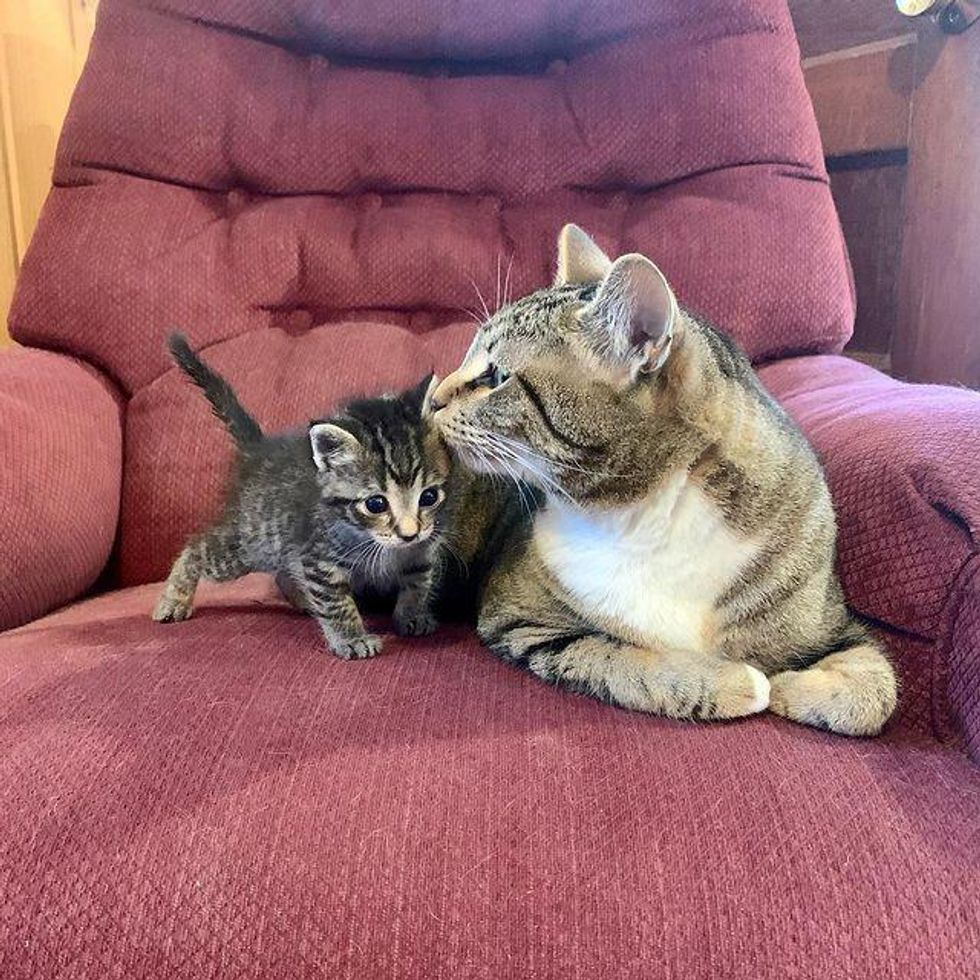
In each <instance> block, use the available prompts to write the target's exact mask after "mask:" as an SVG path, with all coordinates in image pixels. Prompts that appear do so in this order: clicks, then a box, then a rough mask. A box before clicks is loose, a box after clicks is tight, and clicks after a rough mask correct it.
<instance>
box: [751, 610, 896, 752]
mask: <svg viewBox="0 0 980 980" xmlns="http://www.w3.org/2000/svg"><path fill="white" fill-rule="evenodd" d="M769 683H770V694H769V710H770V711H773V712H775V713H776V714H778V715H783V716H784V717H786V718H791V719H793V721H798V722H802V723H803V724H804V725H814V726H815V727H817V728H825V729H828V730H829V731H832V732H839V733H840V734H842V735H877V734H878V732H880V731H881V729H882V727H883V726H884V724H885V722H886V721H888V719H889V718H890V717H891V714H892V712H893V711H894V710H895V705H896V703H897V701H898V682H897V680H896V679H895V671H894V668H893V667H892V665H891V662H890V661H889V659H888V657H887V656H886V655H885V653H884V651H883V650H882V649H881V647H880V646H879V645H878V643H876V642H875V640H874V639H873V638H872V637H871V635H870V634H869V633H868V631H867V630H866V629H865V628H864V626H863V625H861V624H860V623H859V622H857V620H851V621H850V622H848V623H847V624H846V625H845V626H844V628H843V630H842V635H841V637H840V639H839V640H838V643H837V644H836V645H835V649H834V652H833V653H828V654H827V655H826V656H825V657H822V658H821V659H819V660H817V661H816V663H814V664H812V665H811V666H810V667H807V668H806V669H804V670H787V671H783V673H781V674H775V675H774V676H772V677H770V678H769Z"/></svg>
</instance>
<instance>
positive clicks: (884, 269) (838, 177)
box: [830, 163, 906, 369]
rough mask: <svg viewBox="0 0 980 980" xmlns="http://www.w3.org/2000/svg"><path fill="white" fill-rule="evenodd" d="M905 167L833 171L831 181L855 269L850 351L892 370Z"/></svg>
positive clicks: (878, 365) (857, 168)
mask: <svg viewBox="0 0 980 980" xmlns="http://www.w3.org/2000/svg"><path fill="white" fill-rule="evenodd" d="M905 172H906V170H905V166H904V164H902V163H892V164H886V165H881V166H878V165H876V166H871V167H861V166H858V167H856V168H853V169H844V170H836V171H832V172H831V175H830V185H831V188H832V190H833V193H834V201H835V202H836V204H837V210H838V212H839V213H840V220H841V226H842V227H843V229H844V238H845V239H846V240H847V250H848V253H849V255H850V257H851V267H852V268H853V270H854V282H855V288H856V291H857V319H856V320H855V323H854V337H853V339H852V340H851V343H850V345H849V347H850V350H852V351H855V352H857V353H860V354H864V355H868V357H866V358H865V359H866V360H869V361H871V363H874V364H875V365H876V366H877V367H881V368H885V369H887V368H888V367H889V363H890V357H889V354H890V351H891V341H892V334H893V331H894V328H895V319H896V311H897V306H898V297H897V289H896V286H897V282H898V269H899V261H900V259H901V253H902V225H903V210H904V209H903V195H904V189H905Z"/></svg>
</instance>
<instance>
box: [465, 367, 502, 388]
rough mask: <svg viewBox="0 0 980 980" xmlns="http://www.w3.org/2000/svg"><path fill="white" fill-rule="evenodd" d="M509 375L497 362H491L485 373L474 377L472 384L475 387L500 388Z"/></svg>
mask: <svg viewBox="0 0 980 980" xmlns="http://www.w3.org/2000/svg"><path fill="white" fill-rule="evenodd" d="M509 377H510V375H509V374H508V373H507V372H506V371H502V370H501V369H500V368H499V367H497V365H496V364H491V365H490V366H489V367H488V368H487V369H486V371H484V372H483V374H481V375H480V376H479V377H478V378H474V379H473V381H472V382H471V384H472V385H473V387H474V388H499V387H500V385H502V384H503V383H504V382H505V381H506V380H507V379H508V378H509Z"/></svg>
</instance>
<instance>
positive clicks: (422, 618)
mask: <svg viewBox="0 0 980 980" xmlns="http://www.w3.org/2000/svg"><path fill="white" fill-rule="evenodd" d="M392 620H393V623H394V626H395V632H396V633H397V634H398V635H399V636H428V635H429V634H430V633H434V632H435V631H436V627H437V626H438V625H439V623H438V622H437V621H436V618H435V616H433V615H432V613H431V612H429V610H428V609H402V610H399V609H396V610H395V614H394V616H393V617H392Z"/></svg>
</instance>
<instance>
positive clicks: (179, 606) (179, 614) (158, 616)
mask: <svg viewBox="0 0 980 980" xmlns="http://www.w3.org/2000/svg"><path fill="white" fill-rule="evenodd" d="M193 611H194V606H193V604H192V603H191V602H190V600H188V599H182V598H180V597H177V596H173V595H170V594H169V593H167V592H164V593H163V595H162V596H160V598H159V600H158V601H157V604H156V606H155V607H154V609H153V618H154V619H155V620H156V621H157V622H158V623H179V622H181V621H182V620H185V619H189V618H190V615H191V613H192V612H193Z"/></svg>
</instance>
